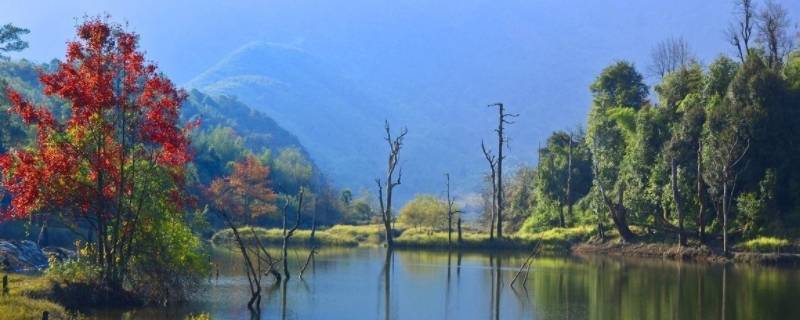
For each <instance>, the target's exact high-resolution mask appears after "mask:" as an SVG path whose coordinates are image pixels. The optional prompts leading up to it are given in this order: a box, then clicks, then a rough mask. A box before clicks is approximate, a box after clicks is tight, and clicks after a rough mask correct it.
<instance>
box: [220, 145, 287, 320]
mask: <svg viewBox="0 0 800 320" xmlns="http://www.w3.org/2000/svg"><path fill="white" fill-rule="evenodd" d="M269 183H270V181H269V168H268V167H266V166H262V165H261V163H260V162H259V161H258V159H256V158H255V157H254V156H248V157H247V158H245V159H244V160H242V161H240V162H237V163H234V164H233V171H232V172H231V174H230V175H229V176H227V177H219V178H217V179H215V180H214V181H213V182H212V183H211V185H210V186H209V188H208V189H207V191H206V195H207V198H208V199H210V202H211V205H212V207H213V208H214V209H215V210H216V212H217V213H219V214H220V215H221V216H222V217H223V219H224V220H225V222H226V224H227V225H228V227H229V228H230V229H231V231H232V232H233V234H234V239H235V240H236V243H237V244H238V246H239V250H240V252H241V254H242V258H244V265H245V271H246V273H247V279H248V282H249V284H250V293H251V298H250V300H249V301H248V303H247V306H248V308H250V309H251V310H254V311H255V310H259V309H260V305H261V278H262V275H263V274H264V270H262V262H264V263H265V265H266V266H267V268H268V269H267V272H269V273H271V274H272V275H273V276H274V277H275V278H276V279H277V280H278V281H279V280H280V278H281V277H280V274H279V273H278V272H277V271H276V270H275V269H274V265H275V264H276V263H277V262H278V261H277V260H276V259H273V258H272V256H270V254H269V253H268V252H267V251H266V249H264V247H263V245H262V244H261V241H260V239H259V238H258V235H257V234H256V233H255V232H254V231H253V230H252V229H250V231H251V233H252V237H253V238H254V239H255V240H256V243H257V244H258V245H259V246H258V248H255V249H254V248H248V247H247V245H246V243H245V242H244V240H242V237H241V234H240V233H239V228H240V227H241V226H242V225H244V224H247V223H251V222H252V221H253V218H254V217H258V216H262V215H266V214H269V213H273V212H275V210H276V208H275V204H274V202H275V197H276V196H275V193H274V192H273V191H272V189H270V188H269Z"/></svg>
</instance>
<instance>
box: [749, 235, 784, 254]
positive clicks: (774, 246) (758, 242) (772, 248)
mask: <svg viewBox="0 0 800 320" xmlns="http://www.w3.org/2000/svg"><path fill="white" fill-rule="evenodd" d="M790 247H791V243H790V242H789V240H786V239H780V238H774V237H758V238H755V239H752V240H748V241H745V242H742V243H740V244H739V245H737V249H740V250H745V251H752V252H781V251H785V250H786V249H789V248H790Z"/></svg>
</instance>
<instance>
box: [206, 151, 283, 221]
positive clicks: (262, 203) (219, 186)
mask: <svg viewBox="0 0 800 320" xmlns="http://www.w3.org/2000/svg"><path fill="white" fill-rule="evenodd" d="M269 174H270V169H269V167H267V166H264V165H262V164H261V163H260V162H259V161H258V159H256V158H255V157H254V156H249V157H247V158H245V159H244V160H242V161H240V162H237V163H234V164H233V172H232V173H231V175H230V176H227V177H221V178H217V179H215V180H214V181H213V182H212V183H211V186H209V188H208V190H207V194H208V199H209V202H210V204H211V206H212V207H214V209H215V210H217V211H219V212H221V213H222V214H223V215H225V216H226V218H225V219H226V220H227V221H228V223H229V224H230V223H234V224H242V223H244V224H252V223H253V222H254V221H255V219H256V218H259V217H262V216H266V215H269V214H271V213H274V212H276V211H277V208H276V206H275V200H276V195H275V193H274V192H273V191H272V189H271V188H270V184H271V182H270V180H269Z"/></svg>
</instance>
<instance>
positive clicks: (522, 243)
mask: <svg viewBox="0 0 800 320" xmlns="http://www.w3.org/2000/svg"><path fill="white" fill-rule="evenodd" d="M394 232H395V235H396V238H395V245H396V247H397V248H411V249H413V248H419V249H446V248H448V247H450V244H449V243H448V234H447V232H445V231H431V230H429V229H424V228H405V227H403V226H400V227H398V228H397V229H395V230H394ZM593 232H594V229H593V228H592V227H587V226H580V227H574V228H555V229H551V230H548V231H544V232H539V233H517V234H512V235H510V236H506V237H504V239H502V240H497V239H489V235H488V234H486V233H479V232H473V231H468V232H464V233H463V234H462V242H461V243H459V242H458V238H457V234H456V233H455V232H454V233H453V242H452V246H453V247H458V248H460V249H515V250H529V249H531V248H534V247H536V246H539V247H541V250H542V251H544V252H551V253H568V252H569V249H570V247H571V246H572V245H573V244H576V243H579V242H582V241H585V240H587V239H588V238H589V236H590V235H591V234H593ZM239 233H240V235H241V236H242V238H243V239H244V241H245V242H247V243H251V244H254V243H255V239H254V238H253V236H252V235H253V233H256V234H257V235H258V237H259V238H260V239H261V241H263V242H264V243H265V244H273V245H274V244H279V243H281V242H282V241H283V236H282V231H281V230H280V229H264V228H259V227H243V228H240V230H239ZM310 236H311V232H310V231H308V230H298V231H297V232H296V233H295V235H294V236H293V237H292V239H291V240H290V244H291V245H306V244H308V243H309V242H310ZM384 238H385V237H384V231H383V226H381V225H363V226H347V225H336V226H333V227H331V228H329V229H325V230H318V231H317V232H316V234H315V241H316V243H318V244H320V245H323V246H358V245H381V244H383V243H384V241H385V239H384ZM211 240H212V242H213V243H215V244H226V243H232V241H233V232H231V230H229V229H225V230H221V231H219V232H217V233H216V234H215V235H214V236H213V237H212V239H211Z"/></svg>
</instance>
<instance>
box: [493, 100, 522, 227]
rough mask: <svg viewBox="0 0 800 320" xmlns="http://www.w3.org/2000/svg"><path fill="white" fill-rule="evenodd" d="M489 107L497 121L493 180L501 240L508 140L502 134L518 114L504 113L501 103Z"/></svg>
mask: <svg viewBox="0 0 800 320" xmlns="http://www.w3.org/2000/svg"><path fill="white" fill-rule="evenodd" d="M489 107H497V111H498V119H497V129H495V132H497V172H496V177H495V179H496V180H497V191H496V192H495V193H496V197H497V204H496V205H497V238H498V239H502V238H503V208H504V207H505V202H504V201H503V200H504V199H503V198H504V196H503V159H505V156H503V144H504V143H506V142H508V138H507V137H506V136H505V134H504V133H503V129H505V125H506V124H513V123H514V122H512V121H509V120H508V118H516V117H518V116H519V114H511V113H506V112H505V106H503V104H502V103H499V102H498V103H493V104H490V105H489Z"/></svg>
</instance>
